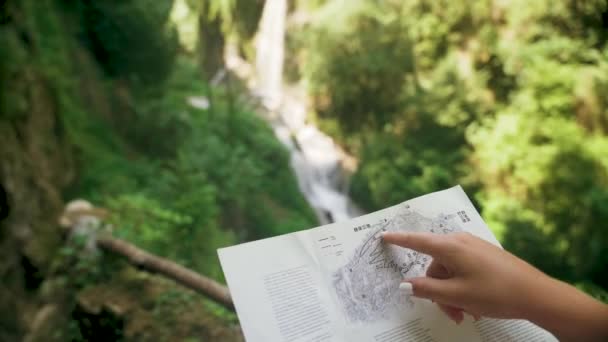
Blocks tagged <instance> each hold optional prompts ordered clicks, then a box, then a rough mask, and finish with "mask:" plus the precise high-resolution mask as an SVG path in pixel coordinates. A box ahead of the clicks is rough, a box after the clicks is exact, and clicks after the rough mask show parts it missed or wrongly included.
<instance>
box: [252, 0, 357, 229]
mask: <svg viewBox="0 0 608 342" xmlns="http://www.w3.org/2000/svg"><path fill="white" fill-rule="evenodd" d="M286 16H287V0H266V2H265V5H264V9H263V12H262V18H261V20H260V23H259V29H258V34H257V36H256V62H255V70H254V72H253V73H254V75H255V79H256V81H255V82H254V85H253V92H254V93H255V94H257V95H258V96H259V97H260V98H261V99H262V103H263V105H264V106H265V107H266V109H267V110H268V111H269V113H270V114H272V115H270V116H269V118H268V119H269V122H270V124H271V126H272V128H273V130H274V132H275V134H276V136H277V137H278V139H279V140H280V141H281V142H282V143H283V144H284V145H285V146H286V147H287V149H288V150H289V152H290V156H291V167H292V168H293V170H294V172H295V174H296V177H297V180H298V185H299V187H300V190H301V192H302V194H303V195H304V197H305V198H306V200H307V201H308V203H309V204H310V205H311V207H312V208H313V209H314V210H315V212H316V214H317V217H318V219H319V221H320V222H321V223H322V224H326V223H331V222H335V221H341V220H346V219H348V218H351V217H354V216H358V215H360V214H361V212H360V211H359V210H358V209H357V208H356V206H355V205H354V204H353V202H352V201H351V199H350V198H349V196H348V181H347V179H346V177H345V175H346V172H345V164H348V163H349V161H350V164H351V165H352V164H353V163H352V160H353V158H352V157H349V156H348V155H347V154H346V153H345V152H344V151H343V150H342V149H341V148H340V147H339V146H338V145H337V144H335V142H334V141H333V139H332V138H331V137H329V136H328V135H326V134H325V133H323V132H321V131H320V130H319V129H318V128H317V127H315V126H314V125H312V124H311V123H309V122H307V120H306V113H307V111H308V106H307V103H306V97H305V96H303V95H302V94H301V93H302V92H301V90H300V89H298V88H297V86H292V87H285V86H284V85H283V58H284V40H285V22H286Z"/></svg>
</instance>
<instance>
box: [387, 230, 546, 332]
mask: <svg viewBox="0 0 608 342" xmlns="http://www.w3.org/2000/svg"><path fill="white" fill-rule="evenodd" d="M383 239H384V241H385V242H386V243H391V244H395V245H399V246H401V247H406V248H410V249H413V250H416V251H419V252H422V253H425V254H428V255H430V256H431V257H433V261H432V263H431V265H430V266H429V268H428V269H427V272H426V277H419V278H414V279H407V280H406V281H407V282H409V283H411V284H412V288H413V295H414V296H416V297H420V298H426V299H430V300H433V301H434V302H436V303H437V304H438V305H439V307H440V308H441V310H442V311H443V312H445V313H446V314H447V315H448V316H449V317H450V318H451V319H452V320H454V321H456V322H457V323H460V322H461V321H462V320H463V318H464V315H463V311H464V312H467V313H469V314H471V315H473V316H474V317H475V318H476V319H477V318H479V317H480V316H488V317H496V318H516V317H521V316H522V313H523V311H525V309H526V307H527V306H528V305H529V303H530V300H531V298H530V296H532V295H534V294H536V293H538V290H539V289H540V288H542V287H543V283H544V282H546V281H547V280H548V279H550V278H548V277H547V276H546V275H545V274H543V273H542V272H540V271H538V270H537V269H536V268H534V267H532V266H531V265H529V264H528V263H526V262H525V261H523V260H521V259H519V258H517V257H515V256H514V255H512V254H510V253H508V252H507V251H505V250H503V249H501V248H500V247H498V246H495V245H493V244H491V243H489V242H487V241H485V240H482V239H480V238H478V237H475V236H473V235H471V234H469V233H453V234H448V235H438V234H431V233H384V235H383Z"/></svg>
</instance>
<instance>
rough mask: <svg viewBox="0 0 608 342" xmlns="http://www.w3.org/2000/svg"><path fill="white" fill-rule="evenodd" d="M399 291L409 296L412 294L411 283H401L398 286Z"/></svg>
mask: <svg viewBox="0 0 608 342" xmlns="http://www.w3.org/2000/svg"><path fill="white" fill-rule="evenodd" d="M399 290H400V291H401V292H402V293H403V294H405V295H409V296H411V295H413V294H414V287H413V286H412V284H411V283H408V282H403V283H401V284H399Z"/></svg>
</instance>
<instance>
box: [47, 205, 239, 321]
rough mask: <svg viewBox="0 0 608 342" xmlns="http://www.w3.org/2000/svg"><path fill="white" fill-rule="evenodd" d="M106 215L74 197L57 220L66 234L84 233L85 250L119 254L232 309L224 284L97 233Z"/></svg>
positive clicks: (141, 267) (136, 264) (143, 267)
mask: <svg viewBox="0 0 608 342" xmlns="http://www.w3.org/2000/svg"><path fill="white" fill-rule="evenodd" d="M106 216H107V212H106V211H105V210H104V209H101V208H95V207H93V205H91V204H90V203H89V202H87V201H84V200H75V201H72V202H70V203H68V205H67V206H66V208H65V210H64V213H63V214H62V216H61V217H60V219H59V223H60V225H61V226H63V227H64V228H66V229H67V230H68V232H67V233H68V235H69V236H74V235H81V236H85V238H86V240H87V243H86V246H87V247H86V248H87V249H89V250H92V249H96V248H99V249H102V250H105V251H106V252H110V253H113V254H116V255H120V256H122V257H124V258H126V259H127V261H128V262H129V263H131V264H132V265H134V266H136V267H138V268H140V269H143V270H145V271H148V272H151V273H156V274H160V275H163V276H165V277H167V278H169V279H172V280H174V281H175V282H177V283H178V284H181V285H182V286H185V287H187V288H190V289H192V290H194V291H196V292H198V293H200V294H202V295H203V296H205V297H207V298H209V299H211V300H213V301H215V302H216V303H218V304H220V305H222V306H224V307H225V308H227V309H229V310H231V311H235V309H234V304H233V303H232V297H231V296H230V291H229V290H228V288H227V287H226V286H224V285H222V284H220V283H218V282H217V281H215V280H213V279H211V278H208V277H205V276H203V275H201V274H198V273H196V272H194V271H192V270H190V269H188V268H186V267H184V266H181V265H179V264H177V263H175V262H173V261H171V260H168V259H165V258H162V257H159V256H156V255H154V254H151V253H149V252H147V251H145V250H143V249H141V248H139V247H137V246H135V245H133V244H131V243H129V242H127V241H124V240H121V239H118V238H115V237H112V236H111V235H110V234H107V233H106V234H98V231H97V230H96V228H94V227H97V226H100V225H101V222H102V220H103V218H105V217H106Z"/></svg>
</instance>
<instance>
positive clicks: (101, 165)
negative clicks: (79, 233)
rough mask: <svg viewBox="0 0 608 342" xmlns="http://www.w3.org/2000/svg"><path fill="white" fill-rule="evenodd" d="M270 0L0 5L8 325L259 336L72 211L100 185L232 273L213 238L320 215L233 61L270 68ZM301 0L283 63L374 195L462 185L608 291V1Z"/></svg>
mask: <svg viewBox="0 0 608 342" xmlns="http://www.w3.org/2000/svg"><path fill="white" fill-rule="evenodd" d="M269 2H271V1H270V0H267V1H264V0H63V1H62V0H3V1H0V11H1V12H0V44H1V48H0V266H1V267H0V276H1V279H2V281H1V282H0V340H2V341H5V340H6V341H19V340H25V341H84V340H137V341H139V340H143V341H148V340H149V341H158V340H168V341H169V340H170V341H199V340H201V341H203V340H226V341H239V340H242V337H241V336H240V333H239V331H238V320H237V319H236V316H235V314H234V313H233V312H231V311H230V310H226V309H225V308H223V307H221V306H220V305H218V304H217V303H214V302H213V301H211V300H209V299H207V298H205V297H204V296H201V295H199V294H196V293H194V292H192V291H191V290H187V289H185V288H183V287H181V286H180V285H179V284H176V283H174V282H172V281H170V280H167V279H165V278H163V277H162V276H159V275H154V274H150V273H148V272H144V271H142V270H140V269H137V268H135V267H132V266H130V265H129V264H128V263H127V262H125V261H124V260H123V259H121V258H118V257H116V256H113V255H111V254H108V253H104V252H100V251H99V250H98V249H96V248H92V249H91V248H90V246H88V244H87V243H86V241H82V239H78V238H70V236H69V234H66V232H65V231H64V230H62V229H63V228H61V227H60V225H59V223H58V218H59V217H60V216H61V213H62V212H63V208H64V205H65V203H67V202H69V201H71V200H74V199H85V200H87V201H89V202H91V203H93V204H94V206H95V207H96V208H100V211H99V212H100V213H103V214H99V215H98V216H99V218H100V219H102V220H103V224H101V227H100V228H99V229H102V230H104V232H105V233H109V234H111V235H112V236H114V237H116V238H120V239H122V240H124V241H128V242H129V243H132V244H133V245H135V246H138V247H140V248H142V249H144V250H146V251H148V252H150V253H154V254H155V255H158V256H161V257H163V258H167V259H170V260H172V261H174V262H176V263H178V264H180V265H183V266H185V267H188V268H189V269H191V270H194V271H196V272H198V273H200V274H202V275H205V276H207V277H209V278H212V279H215V280H216V281H218V282H221V283H223V282H224V280H223V275H222V272H221V269H220V266H219V262H218V259H217V255H216V250H217V248H220V247H225V246H229V245H233V244H236V243H239V242H244V241H250V240H255V239H260V238H264V237H270V236H275V235H278V234H284V233H289V232H293V231H297V230H300V229H306V228H311V227H314V226H316V225H318V224H319V223H320V222H322V220H319V215H318V210H317V208H315V206H314V204H311V203H310V202H309V201H307V198H306V197H305V196H304V195H303V193H302V191H301V188H300V186H299V185H301V184H300V183H299V181H298V174H297V172H294V170H293V164H292V163H291V161H290V151H289V150H288V149H287V148H286V147H285V146H284V144H282V143H281V141H280V140H279V139H278V138H277V137H276V136H275V133H274V131H273V129H272V127H271V125H270V124H269V120H268V118H267V117H266V115H265V114H267V113H266V112H267V109H266V108H265V107H264V106H263V105H262V104H261V102H262V101H260V99H259V97H256V94H255V92H252V90H251V87H250V86H249V85H248V83H250V82H251V81H252V80H254V79H255V77H256V76H255V75H252V76H251V79H247V77H243V76H242V75H239V74H238V72H236V71H235V70H234V69H231V67H230V65H228V64H229V63H227V61H226V60H227V58H226V56H227V55H228V53H227V52H226V51H230V53H232V54H233V55H236V56H238V58H239V59H240V60H242V61H243V62H244V63H245V64H249V65H254V64H255V63H256V54H258V53H259V51H257V50H256V39H258V38H259V30H258V28H259V23H260V21H261V19H262V13H263V11H264V6H265V5H266V4H267V3H269ZM287 4H288V6H287V10H286V18H285V22H284V24H285V28H286V29H285V37H284V39H285V41H284V45H285V51H284V66H283V70H284V72H283V77H282V82H283V84H285V85H286V86H287V85H289V86H290V87H292V88H297V89H299V90H301V91H302V92H303V93H304V94H305V96H304V97H305V102H306V104H307V113H306V117H307V120H308V121H309V122H311V123H313V124H314V125H316V126H317V127H319V129H320V130H321V131H323V132H324V133H325V134H327V135H328V136H330V137H332V138H333V139H334V140H335V141H336V143H337V144H338V145H339V146H341V148H342V149H343V150H344V151H345V152H346V153H347V154H348V155H350V156H351V157H352V158H353V159H354V160H356V168H353V170H352V171H349V172H346V171H345V174H348V177H347V176H345V178H349V179H348V180H349V182H348V185H349V187H348V190H347V191H346V193H347V194H349V195H350V197H351V198H352V200H353V201H354V203H356V204H357V206H358V207H359V208H361V210H362V211H365V212H369V211H373V210H377V209H380V208H383V207H386V206H389V205H392V204H396V203H399V202H401V201H404V200H407V199H410V198H412V197H415V196H419V195H422V194H425V193H428V192H432V191H437V190H441V189H444V188H447V187H450V186H453V185H456V184H461V185H462V186H463V188H464V189H465V191H466V192H467V193H468V195H469V196H470V197H471V199H472V200H473V201H474V203H475V205H476V206H477V208H478V210H479V211H480V213H481V215H482V217H483V218H484V220H485V221H486V222H487V223H488V225H489V226H490V228H491V229H492V230H493V232H494V233H495V234H496V235H497V237H498V238H499V240H500V241H501V243H502V244H503V246H504V247H505V248H506V249H507V250H509V251H511V252H513V253H514V254H516V255H517V256H519V257H521V258H523V259H525V260H527V261H529V262H530V263H532V264H534V265H536V266H537V267H539V268H540V269H541V270H543V271H544V272H546V273H548V274H550V275H552V276H554V277H557V278H559V279H562V280H565V281H567V282H569V283H572V284H574V285H576V286H577V287H579V288H581V289H583V290H584V291H587V292H588V293H590V294H592V295H593V296H595V297H597V298H600V299H601V300H604V301H607V300H608V274H607V273H606V269H607V268H608V227H606V222H607V221H608V99H607V97H606V94H608V1H606V0H582V1H581V0H564V1H559V2H555V1H549V0H536V1H523V0H478V1H464V2H462V1H461V2H458V1H446V0H440V1H430V0H405V1H403V0H401V1H399V0H385V1H371V0H369V1H363V0H361V1H350V0H314V1H306V0H291V1H287ZM258 62H259V61H258ZM258 76H259V75H258ZM602 94H604V95H602ZM96 234H97V233H96Z"/></svg>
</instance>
